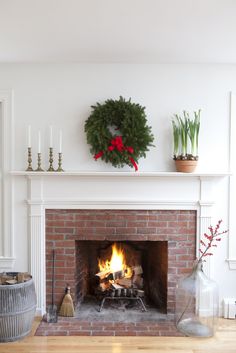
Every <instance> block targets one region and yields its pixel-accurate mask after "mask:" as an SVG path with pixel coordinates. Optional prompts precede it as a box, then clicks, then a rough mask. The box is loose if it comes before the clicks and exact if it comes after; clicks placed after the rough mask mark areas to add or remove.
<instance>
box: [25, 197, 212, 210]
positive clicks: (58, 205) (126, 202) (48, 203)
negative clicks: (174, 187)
mask: <svg viewBox="0 0 236 353" xmlns="http://www.w3.org/2000/svg"><path fill="white" fill-rule="evenodd" d="M26 202H27V204H28V205H30V206H33V205H43V206H44V207H45V209H47V208H53V209H68V208H71V209H96V208H98V209H106V208H109V209H119V208H121V209H143V208H144V209H158V210H173V209H174V210H197V209H198V207H199V202H198V201H195V202H194V201H183V200H181V201H176V200H168V201H166V200H163V201H161V200H156V201H155V200H154V201H153V200H130V199H123V200H117V199H116V200H114V199H111V200H109V199H103V200H101V199H97V200H96V199H91V200H88V199H86V200H85V199H75V200H73V199H44V200H27V201H26ZM209 204H210V205H211V204H212V203H209Z"/></svg>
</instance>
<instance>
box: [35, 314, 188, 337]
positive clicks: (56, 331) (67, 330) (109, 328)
mask: <svg viewBox="0 0 236 353" xmlns="http://www.w3.org/2000/svg"><path fill="white" fill-rule="evenodd" d="M35 335H36V336H183V335H182V334H181V333H180V332H178V331H177V330H176V328H175V325H174V322H173V320H163V321H159V322H150V321H148V322H145V321H143V322H136V323H122V322H97V321H92V322H89V321H81V320H78V319H76V318H59V319H58V322H57V323H52V324H48V323H47V322H44V321H42V322H41V324H40V325H39V327H38V329H37V331H36V333H35Z"/></svg>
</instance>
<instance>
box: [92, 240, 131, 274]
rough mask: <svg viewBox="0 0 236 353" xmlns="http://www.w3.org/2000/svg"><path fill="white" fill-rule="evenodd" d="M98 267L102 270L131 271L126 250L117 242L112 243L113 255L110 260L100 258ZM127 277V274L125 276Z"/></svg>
mask: <svg viewBox="0 0 236 353" xmlns="http://www.w3.org/2000/svg"><path fill="white" fill-rule="evenodd" d="M98 267H99V271H101V272H117V271H126V272H127V274H128V273H129V268H128V266H127V264H126V261H125V254H124V250H123V249H122V248H121V247H118V246H117V245H116V243H115V244H113V245H112V255H111V258H110V260H105V261H104V260H101V259H98ZM125 277H127V275H126V276H125Z"/></svg>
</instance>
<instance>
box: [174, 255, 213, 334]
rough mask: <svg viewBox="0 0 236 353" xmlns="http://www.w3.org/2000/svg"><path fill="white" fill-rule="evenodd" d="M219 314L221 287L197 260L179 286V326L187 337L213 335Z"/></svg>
mask: <svg viewBox="0 0 236 353" xmlns="http://www.w3.org/2000/svg"><path fill="white" fill-rule="evenodd" d="M218 311H219V299H218V286H217V284H216V282H214V281H212V280H210V279H209V278H208V277H207V276H206V275H205V274H204V272H203V270H202V262H201V261H196V262H195V264H194V266H193V270H192V272H191V273H190V274H189V275H188V276H186V277H184V278H182V279H180V280H179V281H178V284H177V287H176V308H175V321H176V327H177V329H178V330H179V331H180V332H182V333H183V334H185V335H186V336H191V337H210V336H213V335H214V329H215V326H216V322H217V318H218Z"/></svg>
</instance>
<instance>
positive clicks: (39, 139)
mask: <svg viewBox="0 0 236 353" xmlns="http://www.w3.org/2000/svg"><path fill="white" fill-rule="evenodd" d="M38 143H39V144H38V153H41V132H40V130H39V133H38Z"/></svg>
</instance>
